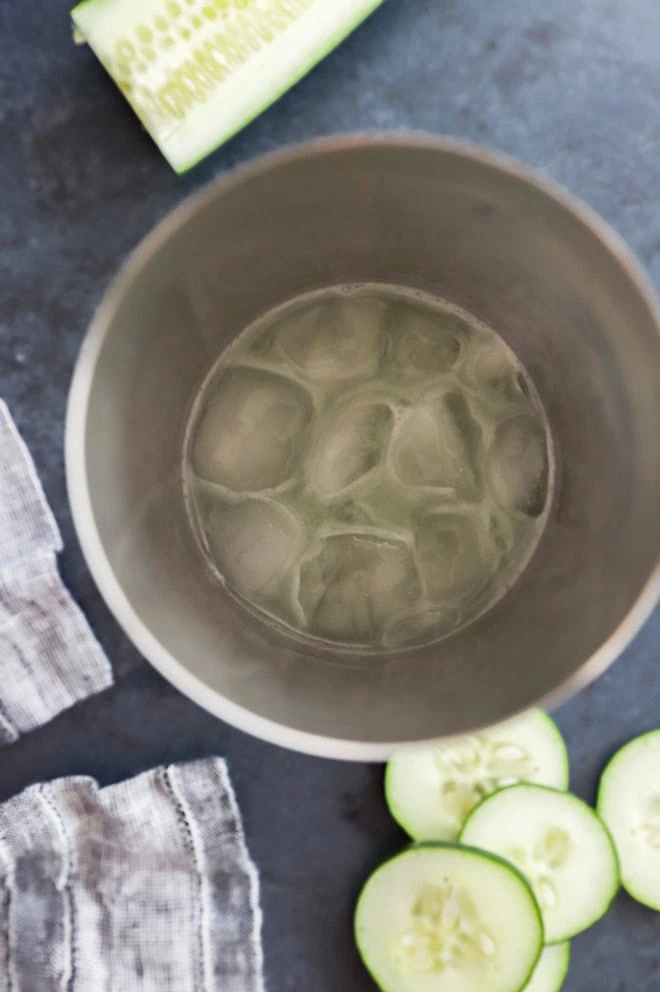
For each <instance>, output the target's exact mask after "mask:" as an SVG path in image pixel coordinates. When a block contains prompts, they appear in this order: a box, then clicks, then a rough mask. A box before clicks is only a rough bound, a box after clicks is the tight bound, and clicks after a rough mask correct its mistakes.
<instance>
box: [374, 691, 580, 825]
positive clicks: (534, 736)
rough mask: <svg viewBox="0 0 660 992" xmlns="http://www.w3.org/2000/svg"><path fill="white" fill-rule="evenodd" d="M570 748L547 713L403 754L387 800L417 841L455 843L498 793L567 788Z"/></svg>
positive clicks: (392, 769) (392, 765)
mask: <svg viewBox="0 0 660 992" xmlns="http://www.w3.org/2000/svg"><path fill="white" fill-rule="evenodd" d="M568 780H569V768H568V755H567V752H566V745H565V743H564V740H563V738H562V736H561V734H560V733H559V730H558V729H557V725H556V724H555V723H554V722H553V721H552V720H551V719H550V717H549V716H547V715H546V714H545V713H543V711H542V710H529V712H527V713H524V714H523V715H522V716H518V717H515V718H514V719H512V720H509V721H507V722H506V723H502V724H498V725H497V726H496V727H491V728H490V729H489V730H485V731H483V732H482V733H479V734H472V735H470V736H468V737H464V738H461V739H460V740H456V741H451V742H450V743H447V744H438V745H436V746H434V747H428V748H425V749H424V750H420V751H410V752H403V753H401V754H399V755H396V756H395V757H394V758H392V760H391V761H390V762H389V764H388V766H387V771H386V773H385V797H386V799H387V804H388V806H389V808H390V812H391V813H392V816H393V817H394V819H395V820H396V821H397V822H398V823H399V824H400V825H401V826H402V827H403V829H404V830H405V831H406V833H407V834H409V835H410V836H411V837H413V838H414V839H415V840H444V841H453V840H456V838H457V836H458V834H459V831H460V829H461V827H462V826H463V823H464V821H465V818H466V817H467V816H468V814H469V813H470V812H471V811H472V810H473V809H474V807H475V806H476V805H477V803H479V802H481V800H482V799H483V798H484V797H485V796H487V795H490V793H492V792H494V791H496V790H497V789H500V788H503V787H504V786H506V785H513V784H514V783H516V782H521V781H524V782H534V783H538V784H539V785H549V786H551V787H553V788H555V789H567V788H568Z"/></svg>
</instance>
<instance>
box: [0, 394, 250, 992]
mask: <svg viewBox="0 0 660 992" xmlns="http://www.w3.org/2000/svg"><path fill="white" fill-rule="evenodd" d="M61 549H62V541H61V537H60V534H59V531H58V528H57V525H56V523H55V520H54V518H53V515H52V513H51V511H50V509H49V507H48V504H47V503H46V499H45V496H44V493H43V490H42V488H41V485H40V483H39V480H38V478H37V475H36V472H35V469H34V465H33V463H32V460H31V458H30V455H29V453H28V451H27V449H26V447H25V445H24V444H23V442H22V440H21V438H20V436H19V434H18V432H17V430H16V428H15V426H14V424H13V422H12V419H11V417H10V415H9V412H8V410H7V408H6V406H5V405H4V404H3V403H2V402H0V743H5V744H8V743H11V742H13V741H15V740H17V738H18V737H19V736H20V735H21V734H23V733H25V732H27V731H29V730H31V729H33V728H34V727H36V726H39V725H40V724H42V723H45V722H47V721H48V720H49V719H51V718H52V717H53V716H55V715H56V714H57V713H58V712H60V711H61V710H63V709H66V708H68V707H69V706H72V705H73V704H74V703H75V702H76V701H77V700H80V699H82V698H84V697H85V696H88V695H90V694H91V693H94V692H98V691H100V690H102V689H104V688H106V687H107V686H109V685H110V684H111V682H112V672H111V669H110V666H109V664H108V661H107V659H106V657H105V655H104V653H103V651H102V649H101V647H100V646H99V644H98V642H97V641H96V639H95V638H94V636H93V634H92V632H91V631H90V629H89V627H88V625H87V623H86V621H85V619H84V617H83V615H82V613H81V611H80V609H79V608H78V607H77V605H76V604H75V602H74V601H73V599H72V598H71V596H70V595H69V593H68V592H67V591H66V589H65V588H64V586H63V584H62V581H61V579H60V577H59V573H58V570H57V562H56V554H57V552H59V551H60V550H61ZM262 972H263V967H262V951H261V912H260V908H259V881H258V877H257V873H256V869H255V867H254V865H253V863H252V862H251V860H250V857H249V854H248V851H247V848H246V844H245V838H244V835H243V828H242V825H241V820H240V815H239V811H238V808H237V805H236V799H235V796H234V792H233V789H232V786H231V783H230V781H229V776H228V773H227V767H226V765H225V762H224V761H223V760H221V759H219V758H207V759H203V760H201V761H195V762H191V763H189V764H184V765H179V766H176V765H170V766H168V767H164V768H157V769H153V770H151V771H148V772H144V773H143V774H141V775H138V776H137V777H136V778H134V779H131V780H130V781H128V782H122V783H119V784H117V785H111V786H107V787H106V788H102V789H101V788H99V787H98V785H97V783H96V782H95V781H94V780H93V779H90V778H85V777H74V778H65V779H59V780H57V781H55V782H48V783H42V784H39V785H33V786H31V787H30V788H28V789H26V790H25V792H23V793H21V794H20V795H19V796H16V797H14V798H13V799H10V800H9V801H7V802H6V803H4V804H3V805H1V806H0V992H262V990H263V978H262Z"/></svg>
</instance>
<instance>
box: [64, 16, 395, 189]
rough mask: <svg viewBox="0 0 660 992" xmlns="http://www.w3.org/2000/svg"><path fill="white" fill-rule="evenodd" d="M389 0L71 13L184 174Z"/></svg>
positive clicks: (80, 35)
mask: <svg viewBox="0 0 660 992" xmlns="http://www.w3.org/2000/svg"><path fill="white" fill-rule="evenodd" d="M381 2H382V0H83V2H82V3H79V4H78V6H77V7H74V9H73V10H72V11H71V17H72V19H73V23H74V28H75V34H76V39H77V40H80V39H83V40H85V41H87V43H88V44H89V45H90V47H91V48H92V50H93V51H94V53H95V55H96V56H97V58H98V59H99V61H100V62H101V63H102V64H103V66H104V67H105V68H106V70H107V71H108V73H109V74H110V75H111V76H112V78H113V79H114V81H115V83H116V84H117V86H118V87H119V88H120V90H121V91H122V92H123V94H124V96H125V97H126V99H127V100H128V101H129V103H130V104H131V106H132V107H133V110H134V111H135V113H136V114H137V115H138V117H139V118H140V120H141V121H142V123H143V124H144V126H145V128H146V129H147V131H148V132H149V134H150V135H151V136H152V138H153V139H154V141H155V142H156V144H157V145H158V147H159V148H160V150H161V151H162V153H163V155H164V156H165V158H166V159H167V160H168V162H169V163H170V164H171V165H172V167H173V168H174V169H175V170H176V171H177V172H184V171H185V170H186V169H189V168H190V167H191V166H193V165H195V164H196V163H197V162H198V161H199V160H200V159H202V158H204V156H205V155H208V154H209V152H211V151H212V150H213V149H214V148H217V146H218V145H220V144H222V142H223V141H226V140H227V139H228V138H230V137H231V135H232V134H235V133H236V131H238V130H240V128H242V127H244V126H245V125H246V124H248V123H249V122H250V121H251V120H252V119H253V118H254V117H256V116H257V114H259V113H260V112H261V111H262V110H265V108H266V107H268V106H269V105H270V104H271V103H274V101H275V100H277V99H278V97H280V96H281V95H282V94H283V93H284V92H286V90H288V89H289V88H290V87H291V86H293V84H294V83H295V82H297V81H298V80H299V79H300V78H301V77H302V76H304V75H305V73H307V72H308V71H309V70H310V69H311V68H312V67H313V66H314V65H315V64H316V63H317V62H319V61H320V60H321V59H322V58H323V57H324V56H325V55H327V54H328V52H330V51H331V50H332V49H333V48H335V46H336V45H338V44H339V43H340V42H341V41H342V40H343V39H344V38H345V37H346V35H348V34H349V33H350V32H351V31H352V30H353V29H354V28H355V27H357V25H358V24H359V23H360V22H361V21H363V20H364V18H365V17H367V15H368V14H370V13H371V12H372V11H373V10H374V9H375V8H376V7H377V6H378V5H379V4H380V3H381Z"/></svg>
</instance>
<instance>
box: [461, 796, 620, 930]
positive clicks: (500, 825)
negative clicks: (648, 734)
mask: <svg viewBox="0 0 660 992" xmlns="http://www.w3.org/2000/svg"><path fill="white" fill-rule="evenodd" d="M460 840H461V843H462V844H470V845H472V846H473V847H481V848H484V849H485V850H487V851H493V852H494V853H495V854H498V855H499V856H500V857H502V858H506V859H507V861H510V862H511V863H512V864H514V865H515V866H516V867H517V868H519V869H520V871H522V872H523V874H524V875H525V876H526V877H527V878H528V880H529V882H530V884H531V885H532V888H533V889H534V892H535V894H536V898H537V901H538V904H539V906H540V908H541V913H542V914H543V924H544V928H545V939H546V943H548V944H556V943H559V942H560V941H563V940H568V939H569V938H570V937H574V936H575V934H577V933H581V931H582V930H586V929H587V928H588V927H590V926H591V925H592V924H593V923H595V922H596V920H599V919H600V918H601V916H604V915H605V913H606V912H607V910H608V909H609V906H610V904H611V902H612V900H613V899H614V896H615V895H616V892H617V889H618V887H619V865H618V861H617V857H616V851H615V849H614V844H613V843H612V838H611V837H610V835H609V833H608V832H607V829H606V828H605V826H604V824H603V823H602V821H601V820H600V818H599V817H598V816H597V815H596V813H595V812H594V811H593V810H592V809H591V807H590V806H587V804H586V803H583V802H582V800H581V799H578V798H577V797H576V796H572V795H570V794H569V793H568V792H558V791H557V790H555V789H547V788H545V787H544V786H540V785H512V786H511V788H509V789H501V790H500V792H496V793H494V795H492V796H489V797H488V798H487V799H484V801H483V802H482V803H480V804H479V806H477V808H476V809H475V810H474V811H473V812H472V813H471V814H470V816H469V817H468V818H467V820H466V823H465V826H464V827H463V829H462V831H461V837H460Z"/></svg>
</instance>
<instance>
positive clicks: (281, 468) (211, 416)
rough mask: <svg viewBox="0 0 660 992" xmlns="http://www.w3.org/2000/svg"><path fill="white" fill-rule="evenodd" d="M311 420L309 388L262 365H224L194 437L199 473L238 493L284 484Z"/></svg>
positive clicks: (197, 471) (299, 452)
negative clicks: (250, 366)
mask: <svg viewBox="0 0 660 992" xmlns="http://www.w3.org/2000/svg"><path fill="white" fill-rule="evenodd" d="M311 419H312V403H311V399H310V398H309V396H308V395H307V393H306V391H305V390H304V389H303V387H302V386H300V385H299V384H298V383H296V382H291V381H290V380H289V379H287V378H285V377H284V376H280V375H276V374H274V373H272V372H264V371H262V370H260V369H252V368H248V367H240V366H239V367H236V368H227V369H225V370H224V371H223V372H222V373H221V374H220V376H219V377H218V380H217V382H216V384H215V388H214V390H213V393H212V395H211V398H210V400H209V401H208V402H207V404H206V406H205V408H204V410H203V412H202V415H201V418H200V421H199V424H198V425H197V428H196V433H195V435H194V438H193V443H192V452H191V460H192V466H193V469H194V470H195V472H196V473H197V475H199V476H200V477H201V478H203V479H208V480H209V481H211V482H216V483H218V484H220V485H223V486H228V487H229V488H230V489H233V490H235V491H236V492H249V491H252V492H256V491H259V490H262V489H271V488H273V487H275V486H278V485H280V484H281V483H283V482H285V481H286V480H287V479H288V478H289V477H290V476H291V473H292V472H293V470H294V469H295V467H296V464H297V463H298V461H299V459H300V456H301V454H302V451H303V448H304V445H305V441H306V435H307V429H308V427H309V424H310V423H311Z"/></svg>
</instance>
